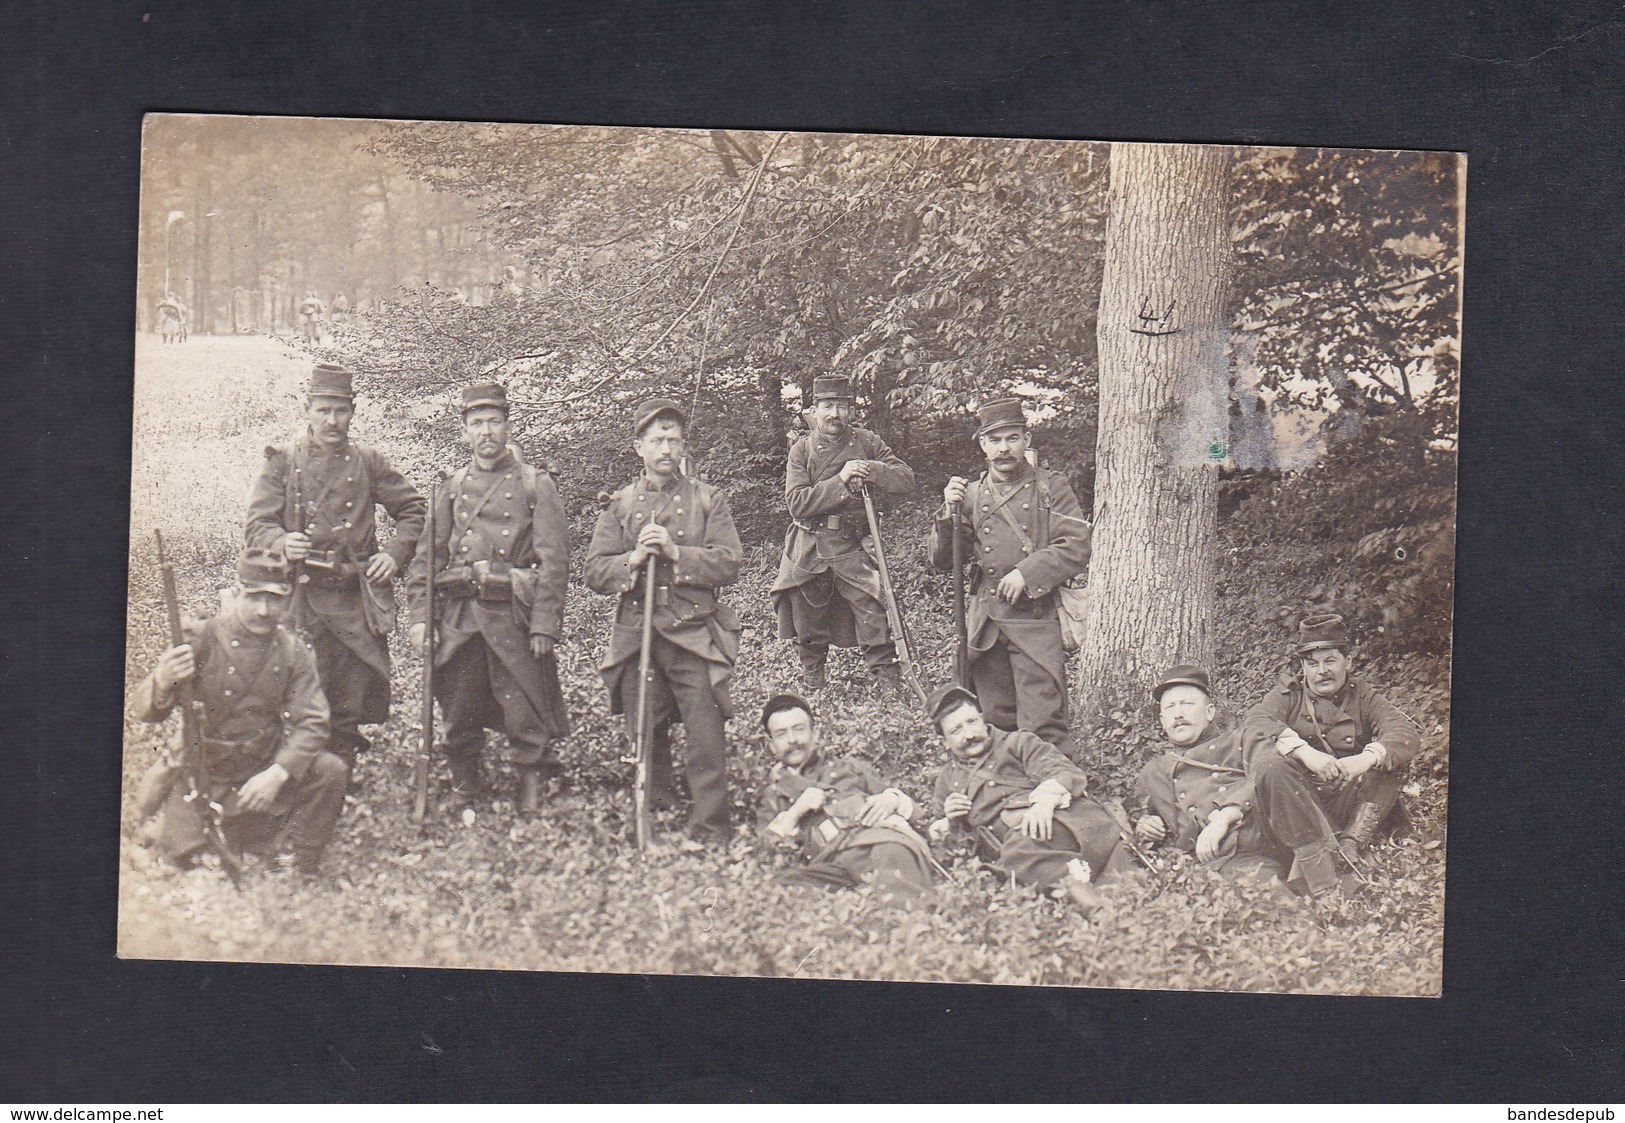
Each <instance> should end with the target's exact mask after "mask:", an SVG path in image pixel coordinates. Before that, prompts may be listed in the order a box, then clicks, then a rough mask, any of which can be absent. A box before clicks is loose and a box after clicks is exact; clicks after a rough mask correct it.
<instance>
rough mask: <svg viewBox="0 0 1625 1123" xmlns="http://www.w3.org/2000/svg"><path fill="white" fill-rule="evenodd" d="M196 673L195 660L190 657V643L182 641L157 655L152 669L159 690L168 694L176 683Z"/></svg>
mask: <svg viewBox="0 0 1625 1123" xmlns="http://www.w3.org/2000/svg"><path fill="white" fill-rule="evenodd" d="M196 673H197V662H196V660H194V659H193V658H192V645H191V644H189V643H183V644H181V645H180V646H179V647H172V648H170V649H169V650H168V651H166V652H164V653H163V654H162V655H160V656H158V666H157V669H156V670H154V671H153V678H154V680H155V681H156V682H157V684H158V689H159V691H161V692H162V693H164V694H168V693H169V692H170V691H172V690H174V689H175V687H176V685H177V684H179V683H183V682H185V681H186V680H187V679H189V678H191V677H192V676H193V675H194V674H196Z"/></svg>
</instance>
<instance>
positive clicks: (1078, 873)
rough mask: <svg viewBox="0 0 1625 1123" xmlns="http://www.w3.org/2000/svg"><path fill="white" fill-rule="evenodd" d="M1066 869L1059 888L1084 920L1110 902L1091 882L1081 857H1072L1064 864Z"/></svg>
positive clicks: (1086, 866) (1087, 868)
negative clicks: (1064, 892) (1065, 874)
mask: <svg viewBox="0 0 1625 1123" xmlns="http://www.w3.org/2000/svg"><path fill="white" fill-rule="evenodd" d="M1066 870H1067V876H1066V877H1064V878H1062V879H1061V888H1062V889H1064V890H1065V891H1066V895H1067V896H1068V897H1069V898H1071V900H1072V903H1073V904H1074V905H1076V906H1077V907H1078V912H1079V914H1080V915H1081V916H1082V917H1083V918H1084V919H1085V920H1088V919H1089V918H1090V917H1092V916H1094V915H1095V913H1097V912H1099V911H1100V910H1101V909H1103V908H1105V907H1106V906H1107V905H1109V904H1111V902H1110V901H1108V900H1107V899H1106V897H1105V896H1104V895H1103V894H1102V893H1101V892H1100V890H1099V889H1096V888H1095V887H1094V885H1093V884H1092V880H1093V879H1092V877H1091V875H1090V872H1089V866H1088V865H1087V864H1086V863H1085V862H1084V861H1083V860H1082V859H1081V858H1073V859H1072V860H1071V861H1070V862H1068V863H1067V864H1066Z"/></svg>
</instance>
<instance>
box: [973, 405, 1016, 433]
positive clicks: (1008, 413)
mask: <svg viewBox="0 0 1625 1123" xmlns="http://www.w3.org/2000/svg"><path fill="white" fill-rule="evenodd" d="M1011 425H1020V426H1021V427H1022V428H1026V427H1027V415H1026V414H1025V413H1023V412H1021V399H1020V398H1000V399H999V400H998V401H996V402H988V403H987V404H986V405H983V406H982V407H981V408H979V409H978V410H977V411H976V435H977V436H978V437H981V436H985V435H986V434H988V433H991V432H992V431H993V430H994V429H1004V428H1007V427H1009V426H1011Z"/></svg>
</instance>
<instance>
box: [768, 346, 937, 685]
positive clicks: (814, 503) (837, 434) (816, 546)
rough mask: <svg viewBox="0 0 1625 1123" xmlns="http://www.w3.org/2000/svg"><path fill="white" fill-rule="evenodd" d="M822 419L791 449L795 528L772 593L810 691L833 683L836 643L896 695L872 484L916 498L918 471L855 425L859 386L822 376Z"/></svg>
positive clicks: (788, 481)
mask: <svg viewBox="0 0 1625 1123" xmlns="http://www.w3.org/2000/svg"><path fill="white" fill-rule="evenodd" d="M812 423H813V431H812V432H811V433H808V434H807V435H806V436H804V437H801V438H799V439H798V440H797V441H796V443H795V444H794V445H792V446H791V447H790V461H789V464H788V465H787V466H786V468H785V478H784V501H785V505H786V506H788V507H789V509H790V529H789V530H788V531H786V533H785V538H784V555H783V557H782V558H781V559H780V561H779V574H778V578H777V579H776V580H775V581H774V582H773V589H772V596H773V604H774V608H775V609H776V610H777V612H778V617H779V636H780V637H781V638H783V639H788V640H793V641H794V642H795V645H796V654H797V655H799V656H800V658H801V670H802V673H803V674H804V675H805V676H806V679H807V689H809V690H822V689H823V688H824V686H825V683H826V681H827V679H826V675H825V671H824V660H825V659H826V658H827V657H828V655H829V646H830V644H832V643H833V644H835V645H836V646H838V647H861V648H862V649H863V659H864V662H865V663H867V664H868V665H869V669H870V670H871V671H872V672H873V673H874V675H875V677H876V678H877V679H879V681H880V682H881V683H882V684H884V685H885V686H886V687H888V688H889V689H890V690H892V691H893V692H896V691H897V690H898V689H899V687H900V685H901V681H902V680H901V677H900V675H899V673H898V670H897V647H896V644H895V643H894V641H893V637H892V636H891V634H890V632H889V630H888V628H887V626H886V609H885V607H884V606H883V605H882V604H881V600H880V596H881V593H880V571H879V570H878V569H877V568H876V566H875V559H874V557H873V556H872V554H871V552H870V551H871V550H873V549H874V548H875V546H874V543H873V542H872V540H871V539H870V537H869V524H868V519H867V518H866V517H865V514H864V508H863V498H862V488H863V485H864V484H868V485H869V487H870V489H871V490H873V491H878V492H880V493H882V494H884V495H891V496H899V495H906V494H908V492H909V491H911V490H912V489H913V487H914V469H912V468H910V467H909V466H908V465H907V464H904V463H903V462H902V461H901V460H899V459H898V458H897V456H896V454H895V453H893V452H892V450H891V449H889V448H887V447H886V442H885V441H883V440H881V439H880V438H879V437H877V436H876V435H875V434H874V433H871V432H870V431H869V430H868V429H863V428H860V427H858V426H855V425H853V424H852V383H851V382H850V381H849V380H848V379H846V378H845V377H844V376H840V375H830V376H827V377H822V378H815V379H814V380H813V407H812Z"/></svg>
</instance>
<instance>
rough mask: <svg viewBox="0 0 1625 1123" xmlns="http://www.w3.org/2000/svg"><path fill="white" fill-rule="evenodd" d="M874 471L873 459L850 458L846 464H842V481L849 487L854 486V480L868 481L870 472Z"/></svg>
mask: <svg viewBox="0 0 1625 1123" xmlns="http://www.w3.org/2000/svg"><path fill="white" fill-rule="evenodd" d="M872 471H874V461H873V460H848V461H847V462H846V463H845V464H843V465H841V482H842V483H843V484H845V485H846V486H847V487H851V486H852V481H853V480H856V481H857V482H859V483H865V482H867V481H868V479H869V473H870V472H872Z"/></svg>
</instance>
